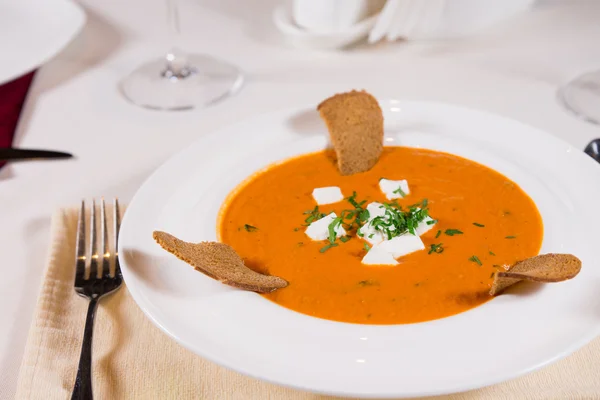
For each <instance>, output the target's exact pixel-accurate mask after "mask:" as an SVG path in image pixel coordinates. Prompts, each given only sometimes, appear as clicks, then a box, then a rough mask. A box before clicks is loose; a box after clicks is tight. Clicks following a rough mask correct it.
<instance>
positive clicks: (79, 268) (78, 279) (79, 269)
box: [75, 200, 85, 286]
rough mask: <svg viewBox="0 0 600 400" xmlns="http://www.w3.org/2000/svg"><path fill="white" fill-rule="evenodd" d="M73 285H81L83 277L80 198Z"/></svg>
mask: <svg viewBox="0 0 600 400" xmlns="http://www.w3.org/2000/svg"><path fill="white" fill-rule="evenodd" d="M75 259H76V260H75V266H76V267H75V286H81V285H82V283H83V279H84V277H85V201H83V200H81V208H80V209H79V220H78V221H77V243H76V245H75Z"/></svg>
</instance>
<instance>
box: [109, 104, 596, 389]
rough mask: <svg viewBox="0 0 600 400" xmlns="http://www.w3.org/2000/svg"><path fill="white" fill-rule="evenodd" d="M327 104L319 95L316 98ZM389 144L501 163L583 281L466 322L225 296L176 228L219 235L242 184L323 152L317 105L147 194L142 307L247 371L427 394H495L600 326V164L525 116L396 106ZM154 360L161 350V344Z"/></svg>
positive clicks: (208, 151)
mask: <svg viewBox="0 0 600 400" xmlns="http://www.w3.org/2000/svg"><path fill="white" fill-rule="evenodd" d="M315 104H316V101H315ZM381 104H382V108H383V110H384V116H385V133H386V139H385V140H386V143H387V144H388V145H407V146H416V147H424V148H430V149H434V150H442V151H447V152H450V153H454V154H458V155H460V156H463V157H467V158H470V159H472V160H475V161H478V162H480V163H482V164H485V165H488V166H490V167H492V168H494V169H495V170H497V171H499V172H501V173H503V174H505V175H506V176H508V177H509V178H510V179H512V180H514V181H515V182H517V183H518V184H519V185H521V187H522V188H523V189H524V190H525V191H526V192H527V193H528V194H529V195H530V196H531V197H532V198H533V200H534V201H535V202H536V203H537V205H538V208H539V210H540V213H541V214H542V218H543V221H544V225H545V234H544V241H543V245H542V252H567V253H573V254H576V255H577V256H578V257H580V258H581V260H582V261H583V269H582V271H581V273H580V274H579V276H577V277H576V278H575V279H573V280H570V281H567V282H563V283H558V284H552V285H545V286H544V285H541V286H540V287H538V288H537V290H528V289H531V286H527V285H522V290H521V292H522V293H520V294H514V295H504V296H500V297H498V298H496V299H494V300H492V301H490V302H488V303H486V304H484V305H482V306H480V307H477V308H475V309H473V310H470V311H467V312H464V313H462V314H458V315H456V316H452V317H448V318H444V319H440V320H436V321H430V322H425V323H418V324H411V325H390V326H370V325H357V324H346V323H338V322H332V321H327V320H322V319H317V318H313V317H309V316H306V315H303V314H300V313H296V312H294V311H290V310H288V309H285V308H283V307H281V306H279V305H277V304H275V303H272V302H270V301H269V300H266V299H264V298H262V297H261V296H259V295H258V294H255V293H250V292H244V291H240V290H235V289H232V288H229V287H226V286H224V285H222V284H220V283H218V282H216V281H214V280H212V279H210V278H208V277H206V276H204V275H202V274H201V273H198V272H196V271H194V269H193V268H192V267H190V266H188V265H186V264H185V263H183V262H182V261H179V260H177V259H175V257H173V256H171V255H170V254H168V253H166V252H165V251H164V250H162V249H161V248H159V246H158V245H157V244H156V243H154V241H153V240H152V231H153V230H155V229H161V230H165V231H168V232H171V233H173V234H175V235H177V236H179V237H181V238H183V239H184V240H189V241H201V240H215V239H216V232H215V230H216V228H215V225H216V220H217V212H218V210H219V207H220V205H221V203H222V201H223V200H224V198H225V197H226V195H227V194H228V193H229V191H230V190H232V189H233V188H234V187H235V186H236V185H237V184H238V183H239V182H240V181H242V180H243V179H244V178H246V177H247V176H248V175H249V174H251V173H252V171H255V170H257V169H259V168H261V167H264V166H265V165H267V164H269V163H271V162H274V161H276V160H281V159H285V158H287V157H290V156H292V155H296V154H301V153H305V152H309V151H314V150H318V149H322V148H324V147H325V146H326V145H327V134H326V131H325V128H324V127H323V124H322V123H321V122H320V121H319V117H318V116H317V113H316V111H315V107H309V108H302V109H295V110H287V111H281V112H276V113H272V114H266V115H262V116H258V117H256V118H254V119H252V120H249V121H244V122H241V123H239V124H237V125H234V126H231V127H229V128H227V129H223V130H221V131H218V132H215V133H214V134H211V135H209V136H205V137H202V138H200V139H199V140H198V141H197V142H196V143H194V144H193V145H191V146H190V147H189V148H187V149H185V150H184V151H182V152H181V153H179V154H178V155H176V156H175V157H173V158H172V159H171V160H169V161H168V162H167V163H166V164H164V165H163V166H162V167H161V168H159V169H158V170H157V171H156V172H155V173H154V174H153V175H152V176H151V177H150V178H149V179H148V180H147V181H146V183H145V184H144V185H143V186H142V188H141V189H140V190H139V191H138V193H137V194H136V196H135V197H134V199H133V201H132V203H131V204H130V206H129V208H128V210H127V213H126V215H125V218H124V221H123V225H122V230H121V236H120V246H119V251H120V253H121V259H122V269H123V275H124V277H125V280H126V282H127V286H128V288H129V291H130V292H131V294H132V296H133V298H134V299H135V300H136V302H137V303H138V304H139V306H140V307H141V308H142V310H143V311H144V312H145V313H146V315H148V316H149V317H150V318H151V319H152V320H153V321H154V322H155V323H156V325H158V326H159V327H160V328H161V329H163V330H164V331H165V332H166V333H167V334H168V335H170V336H171V337H172V338H174V339H175V340H177V341H178V342H179V343H181V344H182V345H183V346H185V347H187V348H188V349H190V350H191V351H193V352H195V353H197V354H199V355H201V356H202V357H205V358H207V359H209V360H212V361H214V362H217V363H219V364H221V365H224V366H226V367H229V368H232V369H234V370H237V371H239V372H242V373H244V374H248V375H250V376H253V377H256V378H260V379H264V380H267V381H271V382H275V383H278V384H283V385H288V386H292V387H296V388H301V389H306V390H310V391H316V392H322V393H330V394H336V395H347V396H361V397H404V396H406V397H408V396H410V397H412V396H422V395H432V394H441V393H450V392H457V391H463V390H468V389H473V388H477V387H481V386H486V385H490V384H493V383H496V382H500V381H504V380H507V379H511V378H515V377H517V376H519V375H522V374H525V373H527V372H530V371H533V370H535V369H538V368H541V367H543V366H544V365H547V364H549V363H551V362H554V361H556V360H558V359H560V358H561V357H564V356H566V355H568V354H569V353H571V352H573V351H575V350H576V349H578V348H579V347H581V346H583V345H584V344H586V343H587V342H589V341H590V340H591V339H592V338H594V337H595V336H596V335H597V334H598V333H599V332H600V295H599V294H598V288H599V287H600V262H599V261H598V257H597V256H595V249H596V248H597V247H598V245H599V244H600V231H599V230H598V227H599V226H600V213H598V212H596V211H595V205H597V204H599V203H600V166H598V165H597V164H595V162H594V161H593V160H592V159H591V158H590V157H588V156H586V155H584V154H583V153H582V152H581V151H580V150H579V149H575V148H572V147H571V146H570V145H568V144H567V143H565V142H562V141H560V140H558V139H556V138H554V137H553V136H551V135H548V134H546V133H544V132H541V131H539V130H537V129H534V128H531V127H529V126H526V125H523V124H521V123H519V122H515V121H512V120H509V119H507V118H503V117H499V116H496V115H492V114H488V113H484V112H480V111H474V110H470V109H465V108H460V107H456V106H451V105H446V104H438V103H428V102H412V101H382V102H381ZM149 351H151V349H150V350H149Z"/></svg>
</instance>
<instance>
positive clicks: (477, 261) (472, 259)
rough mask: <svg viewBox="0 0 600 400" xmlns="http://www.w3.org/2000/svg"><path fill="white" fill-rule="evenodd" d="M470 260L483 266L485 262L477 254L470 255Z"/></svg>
mask: <svg viewBox="0 0 600 400" xmlns="http://www.w3.org/2000/svg"><path fill="white" fill-rule="evenodd" d="M469 261H472V262H474V263H477V264H479V266H482V265H483V264H482V263H481V260H480V259H479V257H477V256H471V257H469Z"/></svg>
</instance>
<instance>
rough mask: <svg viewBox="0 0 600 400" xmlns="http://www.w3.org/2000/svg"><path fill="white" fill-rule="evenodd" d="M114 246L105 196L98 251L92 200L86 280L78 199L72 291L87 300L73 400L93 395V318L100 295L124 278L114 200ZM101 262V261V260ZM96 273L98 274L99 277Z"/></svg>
mask: <svg viewBox="0 0 600 400" xmlns="http://www.w3.org/2000/svg"><path fill="white" fill-rule="evenodd" d="M113 214H114V217H113V226H114V248H113V253H110V251H109V246H108V231H107V229H106V208H105V205H104V199H102V201H101V204H100V241H101V244H100V247H101V248H102V254H98V247H97V245H96V202H95V201H92V210H91V217H90V225H91V226H90V244H89V247H90V253H91V258H90V274H89V277H88V278H87V279H86V277H85V270H86V268H85V267H86V261H87V257H86V241H85V202H84V201H82V202H81V210H79V222H78V224H77V246H76V250H75V253H76V270H75V291H76V292H77V294H78V295H80V296H82V297H85V298H86V299H88V300H89V302H90V304H89V306H88V312H87V318H86V320H85V330H84V334H83V343H82V345H81V355H80V356H79V368H78V369H77V377H76V378H75V386H74V387H73V393H72V395H71V399H72V400H83V399H85V400H91V399H93V394H92V334H93V333H94V318H95V315H96V306H97V305H98V301H99V300H100V298H102V297H103V296H105V295H107V294H109V293H112V292H114V291H115V290H117V289H118V288H119V287H120V286H121V283H122V281H123V277H122V275H121V267H120V266H119V256H118V254H117V243H118V236H119V223H120V216H119V203H118V201H117V200H116V199H115V200H114V212H113ZM111 257H114V260H115V273H114V275H111V274H110V259H111ZM100 261H101V262H100ZM98 273H99V274H100V277H98Z"/></svg>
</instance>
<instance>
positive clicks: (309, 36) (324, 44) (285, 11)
mask: <svg viewBox="0 0 600 400" xmlns="http://www.w3.org/2000/svg"><path fill="white" fill-rule="evenodd" d="M378 15H379V14H375V15H372V16H370V17H368V18H365V19H364V20H362V21H360V22H358V23H356V24H354V25H352V26H350V27H349V28H347V29H343V30H340V31H337V32H327V33H322V32H311V31H307V30H304V29H302V28H301V27H299V26H298V25H296V24H295V23H294V19H293V17H292V12H291V9H290V7H289V6H288V5H286V4H283V5H280V6H278V7H277V8H275V10H274V11H273V22H274V24H275V26H276V27H277V29H279V31H280V32H281V33H282V34H283V35H284V37H285V38H286V39H287V41H288V42H289V43H290V44H291V45H293V46H295V47H299V48H307V49H321V50H324V49H340V48H343V47H346V46H349V45H351V44H353V43H355V42H357V41H359V40H360V39H362V38H365V37H366V36H367V35H368V34H369V31H370V30H371V28H373V26H374V25H375V21H376V20H377V17H378Z"/></svg>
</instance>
